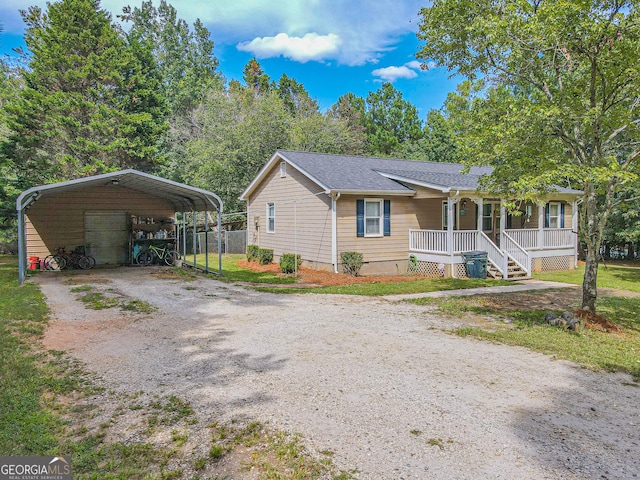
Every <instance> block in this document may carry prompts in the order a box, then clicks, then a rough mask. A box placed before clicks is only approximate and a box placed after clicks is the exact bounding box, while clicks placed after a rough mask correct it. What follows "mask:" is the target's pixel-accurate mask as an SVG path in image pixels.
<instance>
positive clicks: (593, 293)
mask: <svg viewBox="0 0 640 480" xmlns="http://www.w3.org/2000/svg"><path fill="white" fill-rule="evenodd" d="M597 279H598V253H597V252H594V251H593V250H592V249H587V263H586V264H585V267H584V279H583V281H582V308H584V309H586V310H591V311H592V312H595V311H596V299H597V298H598V289H597V286H596V280H597Z"/></svg>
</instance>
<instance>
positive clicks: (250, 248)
mask: <svg viewBox="0 0 640 480" xmlns="http://www.w3.org/2000/svg"><path fill="white" fill-rule="evenodd" d="M258 250H260V247H259V246H258V245H247V261H248V262H255V261H256V260H258Z"/></svg>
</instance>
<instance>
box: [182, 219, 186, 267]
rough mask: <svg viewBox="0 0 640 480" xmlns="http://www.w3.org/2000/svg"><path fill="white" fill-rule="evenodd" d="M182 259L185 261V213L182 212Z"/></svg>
mask: <svg viewBox="0 0 640 480" xmlns="http://www.w3.org/2000/svg"><path fill="white" fill-rule="evenodd" d="M182 257H183V258H184V260H185V262H186V261H187V212H182Z"/></svg>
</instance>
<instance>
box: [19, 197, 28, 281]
mask: <svg viewBox="0 0 640 480" xmlns="http://www.w3.org/2000/svg"><path fill="white" fill-rule="evenodd" d="M26 243H27V242H26V236H25V234H24V210H23V209H22V208H20V209H19V210H18V284H19V285H22V284H23V283H24V279H25V276H26V273H27V245H26Z"/></svg>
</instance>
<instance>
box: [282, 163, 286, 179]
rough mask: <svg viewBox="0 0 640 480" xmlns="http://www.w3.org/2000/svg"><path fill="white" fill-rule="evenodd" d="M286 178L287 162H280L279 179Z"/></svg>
mask: <svg viewBox="0 0 640 480" xmlns="http://www.w3.org/2000/svg"><path fill="white" fill-rule="evenodd" d="M286 176H287V162H280V178H285V177H286Z"/></svg>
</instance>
